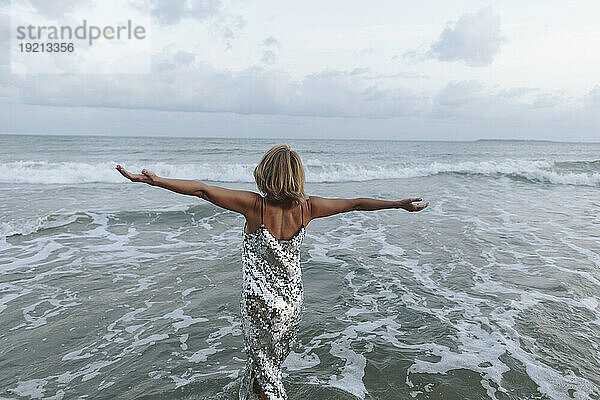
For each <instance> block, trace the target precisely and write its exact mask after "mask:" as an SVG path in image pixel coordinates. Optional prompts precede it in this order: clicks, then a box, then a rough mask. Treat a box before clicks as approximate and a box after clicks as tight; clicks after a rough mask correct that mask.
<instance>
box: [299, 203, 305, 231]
mask: <svg viewBox="0 0 600 400" xmlns="http://www.w3.org/2000/svg"><path fill="white" fill-rule="evenodd" d="M300 215H302V226H304V207H302V203H300Z"/></svg>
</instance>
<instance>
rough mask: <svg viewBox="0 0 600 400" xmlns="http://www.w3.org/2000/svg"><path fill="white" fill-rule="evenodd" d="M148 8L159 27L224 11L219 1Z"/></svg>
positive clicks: (179, 1)
mask: <svg viewBox="0 0 600 400" xmlns="http://www.w3.org/2000/svg"><path fill="white" fill-rule="evenodd" d="M40 1H43V0H40ZM150 7H151V14H152V16H153V17H154V18H155V19H156V20H157V21H158V22H159V23H160V24H161V25H175V24H178V23H179V22H180V21H181V20H182V19H184V18H195V19H197V20H200V21H201V20H205V19H208V18H212V17H215V16H216V15H217V14H218V13H220V12H223V11H224V6H223V3H222V2H221V0H169V1H164V0H152V1H151V3H150Z"/></svg>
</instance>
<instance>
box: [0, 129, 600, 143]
mask: <svg viewBox="0 0 600 400" xmlns="http://www.w3.org/2000/svg"><path fill="white" fill-rule="evenodd" d="M0 136H53V137H62V136H66V137H96V138H98V137H100V138H136V137H138V138H159V139H160V138H163V139H164V138H169V139H247V140H279V139H285V140H313V141H328V140H329V141H353V140H354V141H379V142H458V143H475V142H545V143H582V144H600V141H569V140H555V139H517V138H514V139H501V138H477V139H462V140H461V139H419V140H415V139H395V138H331V139H326V138H310V137H308V138H299V137H283V136H280V137H260V136H177V135H168V136H167V135H101V134H76V133H75V134H68V133H60V134H56V133H14V132H0Z"/></svg>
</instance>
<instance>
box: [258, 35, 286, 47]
mask: <svg viewBox="0 0 600 400" xmlns="http://www.w3.org/2000/svg"><path fill="white" fill-rule="evenodd" d="M262 45H263V46H266V47H277V48H279V47H280V46H281V43H279V40H277V39H275V38H274V37H273V36H269V37H268V38H266V39H265V40H263V41H262Z"/></svg>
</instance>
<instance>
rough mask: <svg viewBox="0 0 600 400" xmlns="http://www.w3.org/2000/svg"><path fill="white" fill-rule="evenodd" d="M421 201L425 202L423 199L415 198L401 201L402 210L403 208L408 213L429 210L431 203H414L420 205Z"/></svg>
mask: <svg viewBox="0 0 600 400" xmlns="http://www.w3.org/2000/svg"><path fill="white" fill-rule="evenodd" d="M420 201H423V199H422V198H420V197H414V198H410V199H404V200H400V208H403V209H405V210H406V211H410V212H415V211H421V210H424V209H425V208H427V206H428V205H429V202H427V203H425V204H413V203H418V202H420Z"/></svg>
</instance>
